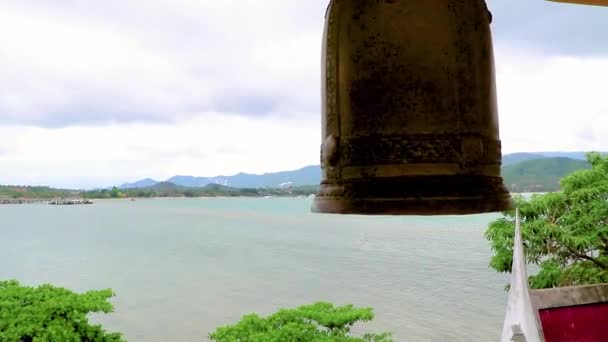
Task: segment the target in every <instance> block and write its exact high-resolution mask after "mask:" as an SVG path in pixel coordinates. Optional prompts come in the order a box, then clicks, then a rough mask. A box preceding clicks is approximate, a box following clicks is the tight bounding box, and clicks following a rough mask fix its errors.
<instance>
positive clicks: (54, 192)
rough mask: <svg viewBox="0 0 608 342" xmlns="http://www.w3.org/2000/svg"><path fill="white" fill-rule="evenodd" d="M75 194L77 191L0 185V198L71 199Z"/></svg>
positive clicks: (46, 187)
mask: <svg viewBox="0 0 608 342" xmlns="http://www.w3.org/2000/svg"><path fill="white" fill-rule="evenodd" d="M76 194H78V191H74V190H62V189H53V188H50V187H48V186H19V185H0V198H12V199H32V198H35V199H50V198H57V197H61V198H65V197H71V196H74V195H76Z"/></svg>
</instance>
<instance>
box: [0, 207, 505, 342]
mask: <svg viewBox="0 0 608 342" xmlns="http://www.w3.org/2000/svg"><path fill="white" fill-rule="evenodd" d="M311 203H312V199H310V198H269V199H262V198H254V199H247V198H196V199H141V200H137V201H128V200H99V201H95V204H93V205H86V206H84V205H83V206H47V205H5V206H0V279H3V280H7V279H17V280H19V281H20V282H22V283H23V284H28V285H37V284H41V283H52V284H54V285H57V286H62V287H67V288H69V289H72V290H76V291H86V290H89V289H104V288H112V289H113V290H114V291H115V293H116V297H114V298H113V299H112V302H113V303H114V304H115V312H114V313H112V314H109V315H101V316H99V315H94V316H92V317H93V319H94V320H95V321H96V322H100V323H102V324H103V325H104V327H105V328H106V329H107V330H109V331H118V332H122V333H124V335H125V337H126V338H127V339H128V340H129V341H146V342H148V341H152V342H154V341H159V342H160V341H163V342H164V341H205V340H207V335H208V333H209V332H211V331H213V330H214V329H215V328H216V327H217V326H221V325H225V324H228V323H234V322H236V321H238V320H239V319H240V317H241V316H242V315H243V314H247V313H251V312H256V313H259V314H262V315H265V314H270V313H273V312H275V311H276V310H277V309H279V308H283V307H296V306H299V305H304V304H311V303H314V302H316V301H321V300H322V301H330V302H332V303H335V304H349V303H352V304H355V305H356V306H363V307H372V308H374V313H375V315H376V317H375V319H374V320H373V322H372V323H366V324H361V325H358V326H357V327H356V329H355V330H356V332H366V331H373V332H384V331H389V332H392V333H393V334H394V337H395V339H396V340H397V341H495V340H497V339H498V337H499V335H500V330H501V328H502V319H503V317H504V312H505V305H506V293H505V290H504V287H505V285H506V283H507V280H508V278H507V277H506V276H505V275H501V274H497V273H496V272H494V271H493V270H491V269H489V268H488V262H489V258H490V255H491V251H490V248H489V244H488V242H487V241H486V240H485V239H484V237H483V233H484V231H485V229H486V228H487V225H488V223H489V222H491V221H492V220H494V219H496V218H497V217H499V215H498V214H483V215H468V216H439V217H416V216H410V217H368V216H338V215H322V214H313V213H311V212H310V205H311Z"/></svg>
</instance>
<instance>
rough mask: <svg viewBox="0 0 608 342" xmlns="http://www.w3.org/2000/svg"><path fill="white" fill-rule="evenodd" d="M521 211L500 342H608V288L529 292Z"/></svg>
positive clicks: (516, 229) (568, 288) (587, 287)
mask: <svg viewBox="0 0 608 342" xmlns="http://www.w3.org/2000/svg"><path fill="white" fill-rule="evenodd" d="M526 266H527V265H526V258H525V254H524V246H523V243H522V237H521V223H520V218H519V211H516V214H515V238H514V244H513V267H512V271H511V283H510V285H511V286H510V288H509V296H508V301H507V309H506V314H505V321H504V324H503V330H502V336H501V342H605V341H608V284H600V285H588V286H568V287H558V288H551V289H542V290H530V289H529V287H528V274H527V267H526Z"/></svg>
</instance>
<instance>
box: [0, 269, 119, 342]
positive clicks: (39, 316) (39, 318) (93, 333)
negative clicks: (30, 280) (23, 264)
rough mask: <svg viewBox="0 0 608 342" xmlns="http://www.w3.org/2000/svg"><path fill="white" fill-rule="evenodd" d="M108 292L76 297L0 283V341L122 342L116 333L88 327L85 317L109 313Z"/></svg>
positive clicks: (44, 288)
mask: <svg viewBox="0 0 608 342" xmlns="http://www.w3.org/2000/svg"><path fill="white" fill-rule="evenodd" d="M112 296H113V293H112V290H103V291H88V292H85V293H83V294H77V293H74V292H71V291H69V290H67V289H63V288H58V287H53V286H51V285H41V286H39V287H36V288H34V287H28V286H21V285H20V284H19V283H18V282H17V281H14V280H12V281H1V282H0V341H5V342H30V341H32V342H35V341H48V342H51V341H61V342H81V341H82V342H122V341H124V340H123V339H122V337H121V335H120V334H118V333H107V332H105V331H104V330H103V328H102V327H101V326H100V325H92V324H90V323H89V321H88V319H87V314H89V313H94V312H103V313H109V312H112V310H113V307H112V304H111V303H109V302H108V301H107V300H108V299H109V298H110V297H112Z"/></svg>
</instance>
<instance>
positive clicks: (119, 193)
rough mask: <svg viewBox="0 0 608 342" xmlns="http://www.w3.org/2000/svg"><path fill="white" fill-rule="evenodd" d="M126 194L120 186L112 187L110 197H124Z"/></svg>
mask: <svg viewBox="0 0 608 342" xmlns="http://www.w3.org/2000/svg"><path fill="white" fill-rule="evenodd" d="M124 196H125V194H124V193H123V192H122V191H120V189H119V188H118V187H115V186H114V187H112V190H110V197H112V198H122V197H124Z"/></svg>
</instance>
